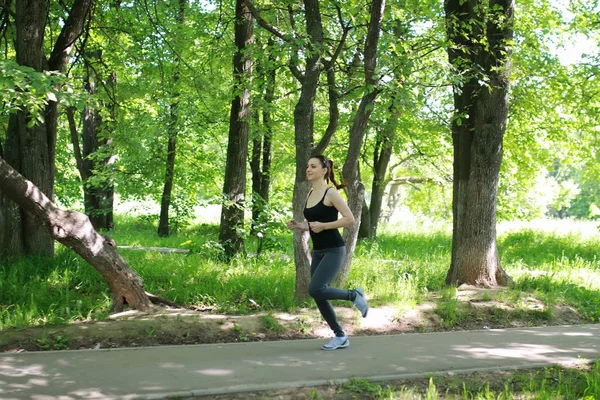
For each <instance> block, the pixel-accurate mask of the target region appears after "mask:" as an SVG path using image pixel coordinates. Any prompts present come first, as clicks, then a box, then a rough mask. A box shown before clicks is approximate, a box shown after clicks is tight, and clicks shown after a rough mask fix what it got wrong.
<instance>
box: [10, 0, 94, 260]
mask: <svg viewBox="0 0 600 400" xmlns="http://www.w3.org/2000/svg"><path fill="white" fill-rule="evenodd" d="M91 4H92V0H76V1H75V2H74V3H73V6H72V8H71V11H70V13H69V17H68V19H67V21H66V22H65V23H64V25H63V29H62V31H61V33H60V35H59V36H58V37H57V39H56V43H55V46H54V49H53V51H52V53H51V55H50V58H49V59H48V61H47V63H46V62H45V60H44V58H45V57H44V30H45V25H46V18H47V2H45V1H26V0H23V1H18V2H16V13H15V27H16V34H17V37H16V42H15V50H16V55H17V62H18V63H19V64H20V65H25V66H29V67H32V68H33V69H34V70H36V71H42V70H44V69H47V70H53V71H63V70H64V69H65V66H66V65H67V63H68V57H69V54H70V53H71V50H72V49H73V46H74V44H75V41H76V38H77V37H78V36H79V35H80V34H81V32H82V29H83V23H84V21H85V19H86V17H87V15H88V13H89V9H90V6H91ZM44 117H45V121H44V123H42V124H38V125H35V126H33V127H29V126H28V122H29V120H30V118H31V116H30V115H28V114H27V113H26V112H19V113H16V114H13V115H11V117H10V120H9V127H8V130H7V138H6V144H5V148H4V155H5V157H6V160H7V161H8V162H9V163H10V164H11V165H13V166H14V168H15V169H16V170H17V171H19V172H20V173H21V174H23V175H24V176H25V177H27V178H28V179H29V180H31V181H32V182H33V184H35V185H36V186H37V187H39V189H40V190H41V191H42V192H43V193H44V194H45V195H46V196H48V197H49V198H50V199H52V198H53V197H54V171H55V165H54V163H55V153H56V129H57V124H58V108H57V104H56V102H53V101H50V102H49V104H48V106H47V107H46V110H45V113H44ZM0 222H1V224H0V254H11V255H16V254H23V253H27V254H39V255H45V256H52V255H53V254H54V240H53V238H52V236H51V235H50V234H49V233H48V231H47V230H46V229H44V228H43V227H40V225H39V224H37V223H36V222H35V221H34V220H32V218H31V217H30V216H29V215H27V214H26V213H24V212H23V211H22V210H20V209H19V208H18V207H17V206H16V205H15V204H14V203H12V202H10V201H7V199H6V198H5V197H4V196H3V195H2V194H0Z"/></svg>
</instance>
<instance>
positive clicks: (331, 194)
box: [309, 188, 354, 233]
mask: <svg viewBox="0 0 600 400" xmlns="http://www.w3.org/2000/svg"><path fill="white" fill-rule="evenodd" d="M325 202H331V205H333V206H334V207H335V208H336V209H337V210H338V212H339V213H340V214H341V218H339V219H338V220H337V221H333V222H317V221H315V222H310V223H309V225H310V229H311V230H312V231H313V232H315V233H319V232H321V231H324V230H325V229H337V228H344V227H346V226H351V225H352V224H353V223H354V215H352V211H350V207H348V204H346V201H345V200H344V199H343V198H342V196H341V195H340V193H339V192H338V191H337V190H336V189H334V188H331V189H330V190H328V191H327V195H326V196H325Z"/></svg>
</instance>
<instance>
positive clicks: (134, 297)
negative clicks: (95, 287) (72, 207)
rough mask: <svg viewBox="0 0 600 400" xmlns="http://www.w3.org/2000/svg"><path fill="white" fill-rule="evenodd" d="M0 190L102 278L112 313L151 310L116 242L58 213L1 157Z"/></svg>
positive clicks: (74, 215)
mask: <svg viewBox="0 0 600 400" xmlns="http://www.w3.org/2000/svg"><path fill="white" fill-rule="evenodd" d="M0 190H1V191H2V193H4V195H5V196H6V197H8V198H9V199H10V200H12V201H14V202H16V203H17V204H18V205H19V206H20V207H21V209H22V210H23V211H24V212H25V213H27V214H28V215H29V216H31V217H32V218H34V219H35V220H36V222H37V223H38V224H39V225H40V226H41V227H43V228H44V229H46V230H47V231H48V232H49V234H50V235H51V236H52V237H53V238H54V239H56V240H58V241H59V242H60V243H62V244H64V245H65V246H67V247H69V248H71V249H72V250H73V251H75V252H76V253H77V254H79V255H80V256H81V257H82V258H83V259H84V260H86V261H87V262H88V263H89V264H90V265H92V266H93V267H94V268H95V269H96V270H97V271H98V272H99V273H100V274H101V275H102V277H103V278H104V279H105V280H106V282H107V283H108V286H109V287H110V290H111V293H112V298H113V307H114V309H115V311H121V310H122V309H123V306H124V305H125V304H127V305H129V306H130V307H132V308H135V309H138V310H147V309H149V308H150V307H152V303H151V301H150V299H149V297H148V295H147V294H146V292H145V291H144V287H143V284H142V280H141V278H140V277H139V276H138V275H137V274H136V273H135V272H134V271H133V270H132V269H131V268H130V267H129V265H128V264H127V263H126V262H125V260H123V258H122V257H121V256H120V255H119V253H117V250H116V245H115V242H114V241H113V240H112V239H110V238H109V237H106V236H103V235H100V234H99V233H98V232H96V230H94V227H93V226H92V224H91V222H90V220H89V218H88V217H87V216H86V215H84V214H82V213H79V212H76V211H64V210H60V209H59V208H58V207H56V205H54V204H53V203H52V201H51V200H50V199H49V198H48V197H47V196H46V195H45V194H44V193H43V192H42V191H41V190H40V189H39V188H38V187H36V186H35V185H34V184H33V183H32V182H31V181H29V180H27V179H25V178H24V177H23V176H22V175H21V174H19V173H18V172H17V171H16V170H15V169H13V168H12V167H11V166H10V165H8V164H7V163H6V161H5V160H4V159H2V158H0Z"/></svg>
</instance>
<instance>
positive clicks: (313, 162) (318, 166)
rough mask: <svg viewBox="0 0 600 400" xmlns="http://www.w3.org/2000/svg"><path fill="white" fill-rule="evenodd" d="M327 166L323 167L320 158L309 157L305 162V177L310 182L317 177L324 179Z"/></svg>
mask: <svg viewBox="0 0 600 400" xmlns="http://www.w3.org/2000/svg"><path fill="white" fill-rule="evenodd" d="M326 173H327V168H323V164H322V163H321V160H319V159H318V158H311V159H310V160H308V163H307V164H306V179H308V180H309V181H310V182H313V181H318V180H319V179H325V174H326Z"/></svg>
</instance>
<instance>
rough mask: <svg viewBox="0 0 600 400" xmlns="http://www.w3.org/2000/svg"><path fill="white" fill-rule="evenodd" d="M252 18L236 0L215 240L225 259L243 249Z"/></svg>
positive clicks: (252, 37) (238, 0)
mask: <svg viewBox="0 0 600 400" xmlns="http://www.w3.org/2000/svg"><path fill="white" fill-rule="evenodd" d="M253 39H254V35H253V18H252V14H250V12H249V10H248V8H247V7H246V6H245V5H244V0H236V24H235V43H236V53H235V56H234V59H233V70H234V73H233V74H234V81H235V87H236V88H237V90H236V91H235V92H236V93H240V94H238V95H236V96H235V98H234V99H233V101H232V103H231V115H230V119H229V141H228V145H227V165H226V169H225V183H224V186H223V194H224V202H223V208H222V211H221V227H220V231H219V242H220V243H221V245H222V246H223V248H224V253H225V257H226V258H231V257H232V256H234V255H236V254H238V253H243V252H244V237H243V235H242V234H241V233H240V232H239V230H240V229H243V227H244V200H245V196H246V162H247V160H248V137H249V131H250V117H251V115H250V88H249V84H250V80H251V74H252V59H251V58H250V55H249V54H248V52H247V51H246V50H247V48H248V47H249V46H250V45H251V43H252V40H253Z"/></svg>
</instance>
